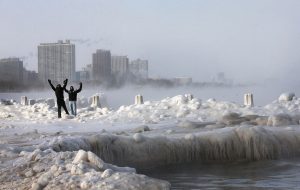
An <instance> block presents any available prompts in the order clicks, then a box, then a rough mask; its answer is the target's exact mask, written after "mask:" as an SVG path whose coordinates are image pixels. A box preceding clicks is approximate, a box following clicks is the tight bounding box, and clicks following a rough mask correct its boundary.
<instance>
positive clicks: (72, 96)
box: [64, 82, 82, 116]
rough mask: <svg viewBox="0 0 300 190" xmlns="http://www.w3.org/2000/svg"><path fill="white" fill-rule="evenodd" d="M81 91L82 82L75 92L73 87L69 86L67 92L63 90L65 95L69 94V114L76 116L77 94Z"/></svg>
mask: <svg viewBox="0 0 300 190" xmlns="http://www.w3.org/2000/svg"><path fill="white" fill-rule="evenodd" d="M81 89H82V82H80V86H79V88H78V89H77V90H74V87H73V86H70V90H67V89H66V88H65V89H64V90H65V91H66V93H68V94H69V106H70V110H71V114H72V115H74V116H76V115H77V105H76V102H77V94H78V93H79V92H80V91H81Z"/></svg>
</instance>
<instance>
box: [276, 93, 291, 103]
mask: <svg viewBox="0 0 300 190" xmlns="http://www.w3.org/2000/svg"><path fill="white" fill-rule="evenodd" d="M294 97H295V93H293V92H286V93H283V94H281V95H280V96H279V98H278V100H279V101H292V100H293V98H294Z"/></svg>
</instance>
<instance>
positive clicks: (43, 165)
mask: <svg viewBox="0 0 300 190" xmlns="http://www.w3.org/2000/svg"><path fill="white" fill-rule="evenodd" d="M56 114H57V113H56V108H55V106H54V105H53V101H49V100H41V101H39V102H38V103H36V104H34V105H31V106H23V105H20V104H17V103H14V104H13V105H0V118H1V123H0V131H1V132H2V135H1V138H0V139H1V141H0V161H1V162H0V165H1V168H3V169H1V175H0V181H1V185H0V187H1V189H11V188H17V187H22V188H25V189H28V188H32V189H43V188H44V189H53V188H54V187H56V188H57V189H64V188H66V187H67V188H69V189H71V188H74V189H76V188H82V189H97V188H101V189H169V188H170V184H169V183H168V182H166V181H162V180H156V179H152V178H149V177H146V176H144V175H140V174H136V172H135V170H134V169H133V168H137V169H143V168H151V167H157V166H162V165H168V164H174V163H187V162H192V161H206V160H209V161H214V160H215V161H218V160H219V161H232V160H250V161H254V160H265V159H278V158H283V157H284V158H290V157H298V156H299V155H300V129H299V120H300V99H298V98H296V97H295V96H294V95H293V94H283V95H281V96H280V97H279V99H278V100H275V101H274V102H272V103H271V104H268V105H266V106H264V107H246V106H242V105H238V104H235V103H231V102H218V101H216V100H214V99H209V100H207V101H201V100H199V99H197V98H191V97H190V96H189V95H179V96H175V97H172V98H165V99H163V100H161V101H147V102H145V103H144V104H138V105H130V106H121V107H120V108H119V109H117V110H110V109H108V108H97V107H96V108H95V107H90V106H89V105H88V100H87V99H84V98H83V99H81V100H80V101H79V110H78V117H76V118H73V117H71V116H64V118H63V119H56V117H57V116H56ZM84 151H87V152H85V153H83V152H84ZM88 151H90V153H89V154H90V155H92V154H93V153H95V155H94V157H93V158H94V159H91V160H95V159H96V160H98V161H97V162H93V161H91V160H90V159H88V158H86V156H83V158H82V159H79V161H75V160H76V157H77V156H76V155H77V154H80V153H83V154H88ZM77 160H78V159H77ZM99 163H102V164H100V165H101V166H99ZM108 163H109V164H108ZM112 164H114V165H112ZM115 165H117V166H115ZM119 166H129V167H132V168H125V169H124V168H122V167H121V168H120V167H119ZM38 168H39V169H38Z"/></svg>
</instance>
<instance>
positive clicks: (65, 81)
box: [63, 79, 68, 89]
mask: <svg viewBox="0 0 300 190" xmlns="http://www.w3.org/2000/svg"><path fill="white" fill-rule="evenodd" d="M67 84H68V79H66V80H64V86H63V89H66V87H67Z"/></svg>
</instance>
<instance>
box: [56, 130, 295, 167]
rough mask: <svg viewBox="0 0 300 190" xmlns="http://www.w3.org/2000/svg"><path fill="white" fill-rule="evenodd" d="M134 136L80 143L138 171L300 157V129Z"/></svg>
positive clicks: (104, 137) (98, 137) (99, 137)
mask: <svg viewBox="0 0 300 190" xmlns="http://www.w3.org/2000/svg"><path fill="white" fill-rule="evenodd" d="M135 135H137V136H135ZM135 135H134V137H133V139H132V138H130V137H127V136H118V135H110V134H101V135H95V136H93V137H90V138H87V139H86V140H81V142H85V143H87V145H86V147H89V148H90V150H91V151H92V152H95V153H97V155H99V156H100V157H101V159H103V160H104V161H105V162H109V163H114V164H117V165H120V166H124V165H128V166H131V167H137V168H150V167H155V166H159V165H166V164H174V163H182V162H192V161H202V160H211V161H212V160H221V161H226V160H264V159H276V158H282V157H291V156H300V139H299V135H300V129H298V128H297V127H295V128H290V127H289V128H274V127H267V126H266V127H263V126H249V125H244V126H236V127H225V128H216V129H214V130H209V131H205V132H201V133H187V134H186V135H182V136H177V137H169V138H167V137H163V136H156V137H146V136H142V140H140V136H138V135H141V134H140V133H137V134H135ZM74 140H75V139H74ZM63 141H64V140H63V139H62V141H60V142H57V143H59V147H61V149H64V150H68V148H69V147H65V143H63ZM133 142H135V143H133ZM136 142H138V143H136ZM57 143H56V145H55V147H57V146H58V144H57ZM70 148H72V147H70ZM72 149H73V148H72Z"/></svg>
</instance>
